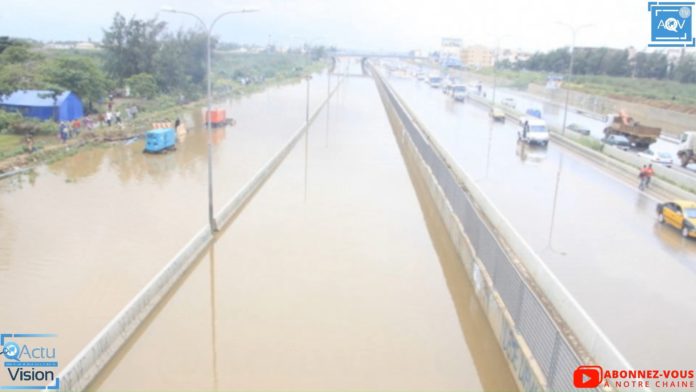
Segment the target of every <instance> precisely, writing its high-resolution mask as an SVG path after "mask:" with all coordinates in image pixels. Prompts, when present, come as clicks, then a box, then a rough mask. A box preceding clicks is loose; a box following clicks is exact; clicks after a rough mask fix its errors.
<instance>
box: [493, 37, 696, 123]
mask: <svg viewBox="0 0 696 392" xmlns="http://www.w3.org/2000/svg"><path fill="white" fill-rule="evenodd" d="M569 63H570V52H569V50H568V48H559V49H555V50H552V51H549V52H547V53H541V52H537V53H535V54H534V55H532V56H531V57H530V58H529V59H527V60H526V61H520V62H517V63H511V62H509V61H507V60H506V61H501V62H499V63H498V65H497V68H498V76H499V77H500V78H501V79H507V80H508V83H509V84H510V85H511V86H513V87H517V88H525V87H526V86H527V85H528V84H529V83H539V84H544V83H546V78H547V76H548V75H549V74H561V75H565V74H566V72H567V71H568V65H569ZM481 73H482V74H487V75H491V74H492V73H493V70H492V69H486V70H481ZM566 86H567V87H569V88H570V89H573V90H577V91H581V92H585V93H589V94H595V95H603V96H608V97H613V98H618V99H625V100H630V101H641V102H643V101H647V102H646V103H649V104H653V105H655V106H659V107H672V108H673V109H678V110H682V109H688V108H679V107H674V106H678V105H685V106H693V105H695V104H696V55H694V54H690V53H688V52H686V53H683V54H682V56H681V57H680V58H678V59H676V60H671V61H670V60H669V59H668V57H667V55H666V54H664V53H661V52H651V53H646V52H639V53H634V54H633V55H631V53H630V52H629V51H628V50H620V49H611V48H576V49H575V56H574V63H573V76H572V78H571V79H570V81H569V82H567V83H566ZM675 104H676V105H675Z"/></svg>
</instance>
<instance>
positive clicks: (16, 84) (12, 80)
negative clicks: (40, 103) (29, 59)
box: [0, 64, 40, 96]
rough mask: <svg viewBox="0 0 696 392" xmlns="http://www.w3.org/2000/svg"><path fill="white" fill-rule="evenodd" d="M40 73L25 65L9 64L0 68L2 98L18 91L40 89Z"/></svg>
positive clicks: (0, 92) (0, 94)
mask: <svg viewBox="0 0 696 392" xmlns="http://www.w3.org/2000/svg"><path fill="white" fill-rule="evenodd" d="M39 85H40V80H39V77H38V73H37V72H35V71H34V69H33V67H28V66H26V65H25V64H8V65H3V66H2V67H0V96H2V95H7V94H10V93H13V92H15V91H17V90H31V89H35V88H37V87H39Z"/></svg>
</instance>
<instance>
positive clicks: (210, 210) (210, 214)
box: [161, 7, 258, 232]
mask: <svg viewBox="0 0 696 392" xmlns="http://www.w3.org/2000/svg"><path fill="white" fill-rule="evenodd" d="M161 10H162V11H163V12H171V13H174V14H182V15H188V16H192V17H194V18H196V19H197V20H198V22H200V24H201V25H202V26H203V28H204V29H205V33H206V35H207V56H206V57H207V61H206V68H207V73H206V79H208V94H207V95H208V105H207V106H208V111H207V112H206V131H207V134H208V223H209V225H210V231H212V232H215V231H218V227H217V223H216V222H215V215H214V211H213V155H212V151H213V141H212V133H211V128H210V126H211V124H210V112H211V110H212V107H213V98H212V79H211V77H210V75H211V67H210V56H211V54H210V52H211V48H210V41H211V35H212V31H213V27H214V26H215V24H216V23H217V21H218V20H220V19H221V18H222V17H223V16H225V15H230V14H243V13H249V12H256V11H258V10H256V9H248V8H244V9H241V10H233V11H227V12H223V13H221V14H219V15H218V16H216V17H215V19H213V22H212V23H211V24H210V25H206V23H205V21H204V20H203V19H202V18H201V17H200V16H198V15H196V14H193V13H191V12H187V11H180V10H177V9H174V8H172V7H162V8H161Z"/></svg>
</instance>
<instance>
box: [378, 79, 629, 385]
mask: <svg viewBox="0 0 696 392" xmlns="http://www.w3.org/2000/svg"><path fill="white" fill-rule="evenodd" d="M372 73H373V75H374V77H375V80H376V82H377V85H378V87H379V89H380V90H381V92H382V96H383V99H384V100H385V106H386V107H388V108H391V110H393V111H394V113H395V115H396V116H397V117H398V119H399V120H400V122H401V124H402V125H403V129H402V130H400V132H401V135H397V137H399V138H400V139H401V140H402V143H403V144H404V145H405V146H406V147H405V148H406V150H412V151H414V152H416V153H417V154H416V156H417V157H419V159H416V161H418V162H419V170H420V172H421V174H422V175H423V178H424V179H425V181H426V183H428V188H429V191H430V194H431V195H432V197H433V199H434V200H435V204H436V205H437V207H438V211H439V212H440V216H441V218H442V219H443V221H444V222H445V225H446V227H447V229H448V232H449V235H450V238H451V240H452V242H453V243H454V244H455V246H456V247H457V249H458V252H459V255H460V259H461V261H462V263H463V264H464V265H465V267H466V270H467V272H468V274H469V276H470V278H471V280H472V282H473V285H474V288H475V291H476V294H477V297H478V299H479V301H480V303H481V305H482V307H483V309H484V310H485V312H486V315H487V317H488V320H489V322H490V324H491V327H492V329H493V331H494V333H495V335H496V337H497V339H498V343H499V344H500V346H501V348H502V350H503V352H504V354H505V356H506V358H507V360H508V363H509V365H510V368H511V370H512V372H513V374H514V375H515V377H516V380H517V382H518V384H519V385H520V387H521V388H522V389H523V390H525V391H540V390H544V391H574V390H575V388H574V387H573V372H574V371H575V369H576V368H577V367H578V366H580V365H584V364H601V365H602V366H604V367H606V368H609V369H627V370H629V369H632V368H631V366H630V365H629V363H628V362H627V361H626V359H625V358H624V357H623V356H622V355H621V353H619V351H618V350H617V349H616V348H615V347H614V346H613V344H612V343H611V342H610V341H609V339H608V338H607V337H606V336H605V335H604V334H603V333H602V331H601V330H600V329H599V328H598V326H597V325H596V324H595V323H594V321H593V320H592V319H591V318H590V317H589V316H588V315H587V313H586V312H585V311H584V310H583V309H582V307H581V306H580V305H579V304H578V303H577V302H576V300H575V299H574V298H573V297H572V295H571V294H570V293H569V292H568V290H567V289H566V288H565V286H563V285H562V284H561V282H560V281H559V280H558V279H557V278H556V276H555V275H554V274H553V273H552V272H551V271H550V270H549V269H548V267H547V266H546V264H545V263H544V262H543V260H541V258H540V257H539V256H538V255H537V254H536V253H535V252H534V251H533V250H532V249H531V247H530V246H529V245H528V244H527V243H526V242H525V241H524V239H523V238H522V237H521V236H520V235H519V234H518V233H517V232H516V231H515V229H514V228H513V227H512V225H511V224H510V223H509V222H508V221H507V220H506V218H505V217H504V216H503V214H502V213H501V212H500V211H498V210H497V209H496V207H495V206H494V205H493V204H492V203H491V201H490V200H488V198H487V197H486V195H485V194H484V193H483V192H482V191H481V190H480V189H479V188H478V186H477V185H476V184H475V183H474V182H473V180H471V179H470V178H469V176H468V175H467V174H466V173H464V172H463V171H461V170H460V169H459V167H458V165H457V164H456V163H455V161H454V160H453V159H452V158H451V157H450V156H449V154H448V153H447V152H446V150H445V149H444V148H443V147H441V146H440V145H439V144H438V142H437V141H436V140H435V139H434V138H432V137H431V134H430V132H429V131H428V130H427V128H426V127H425V126H423V124H422V123H420V122H419V121H418V119H417V118H416V116H415V115H414V114H413V112H412V111H411V110H410V109H409V108H408V106H407V105H406V104H405V103H404V102H403V101H402V100H401V99H400V98H399V97H398V94H397V93H396V92H395V91H394V90H392V89H391V87H390V86H389V85H388V84H387V83H386V82H385V81H384V80H383V79H382V76H381V75H380V74H379V71H377V70H376V69H374V68H372ZM470 255H473V257H470Z"/></svg>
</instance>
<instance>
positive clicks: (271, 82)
mask: <svg viewBox="0 0 696 392" xmlns="http://www.w3.org/2000/svg"><path fill="white" fill-rule="evenodd" d="M215 61H217V63H215V62H214V64H215V69H214V76H213V77H214V83H213V94H214V96H215V98H216V99H220V98H227V97H237V96H243V95H247V94H251V93H254V92H258V91H261V90H263V89H265V88H267V87H270V86H276V85H282V84H286V83H291V82H294V81H297V80H300V79H301V78H302V77H303V76H305V75H307V74H311V73H313V72H318V71H320V70H321V69H323V68H324V67H325V66H326V63H325V62H323V61H311V60H310V59H309V58H308V57H307V56H304V55H300V54H278V53H262V54H230V53H222V54H218V58H216V59H215ZM192 97H193V98H196V100H193V101H191V102H188V103H186V104H183V105H182V104H179V103H177V99H178V96H169V95H161V96H158V97H156V98H154V99H151V100H144V99H116V102H115V108H114V111H117V110H120V112H121V113H122V117H123V118H124V125H123V126H122V127H116V126H112V127H104V126H102V127H99V128H96V129H95V130H94V131H93V132H87V131H85V130H83V131H82V133H81V134H80V136H78V137H75V138H73V139H70V140H69V141H68V143H66V144H63V143H62V142H61V141H60V140H59V139H58V138H57V136H56V135H57V125H56V126H49V127H45V128H46V129H49V130H50V131H44V132H42V133H40V134H37V135H35V136H34V147H35V148H36V151H35V152H33V153H28V152H27V149H26V145H25V138H24V136H22V135H14V134H7V133H3V131H2V130H0V173H2V172H8V171H12V170H14V169H15V168H19V167H25V166H28V165H32V164H36V163H38V162H47V161H55V160H58V159H61V158H62V157H64V156H66V154H67V155H72V154H74V153H75V151H77V149H79V148H81V147H82V146H85V145H90V144H98V143H104V142H109V141H112V140H118V139H124V138H128V137H131V136H134V135H139V134H142V133H143V132H145V131H147V130H149V129H150V128H151V125H152V123H153V122H162V121H173V120H174V119H175V118H176V117H177V116H179V115H180V113H181V112H182V111H185V110H190V109H193V108H196V107H200V106H201V105H203V104H204V99H205V95H204V94H201V93H198V94H197V95H192ZM133 104H137V105H138V108H139V113H138V116H137V117H136V118H135V119H133V120H130V121H128V120H125V112H126V111H125V108H126V107H128V106H132V105H133ZM101 109H102V110H101V111H102V112H103V111H105V109H104V108H101Z"/></svg>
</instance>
